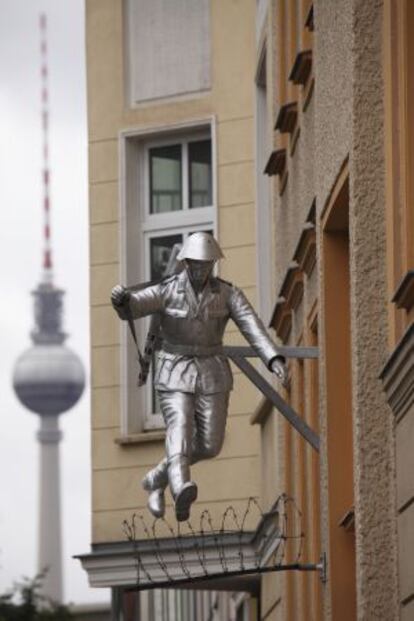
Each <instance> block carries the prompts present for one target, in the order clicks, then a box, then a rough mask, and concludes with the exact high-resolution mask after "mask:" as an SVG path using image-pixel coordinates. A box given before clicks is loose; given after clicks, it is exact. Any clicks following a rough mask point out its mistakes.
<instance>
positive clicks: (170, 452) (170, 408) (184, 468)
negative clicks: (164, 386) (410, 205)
mask: <svg viewBox="0 0 414 621" xmlns="http://www.w3.org/2000/svg"><path fill="white" fill-rule="evenodd" d="M158 394H159V401H160V406H161V412H162V415H163V418H164V421H165V425H166V428H167V433H166V440H165V449H166V453H167V458H168V480H169V484H170V490H171V494H172V496H173V498H174V501H175V513H176V517H177V520H178V521H184V520H187V519H188V517H189V515H190V506H191V503H192V502H194V500H195V499H196V497H197V486H196V484H195V483H193V482H192V481H190V463H191V452H192V451H191V442H192V437H193V422H194V410H195V399H196V397H195V395H194V394H190V393H183V392H178V391H176V392H167V391H160V392H159V393H158Z"/></svg>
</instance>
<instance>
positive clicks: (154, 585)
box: [125, 563, 321, 591]
mask: <svg viewBox="0 0 414 621" xmlns="http://www.w3.org/2000/svg"><path fill="white" fill-rule="evenodd" d="M276 571H321V565H320V563H302V564H301V563H290V564H288V565H271V566H270V567H252V568H251V569H236V570H234V571H222V572H216V573H212V574H208V575H205V574H202V575H199V576H191V578H179V579H177V580H174V579H172V580H163V581H162V582H150V583H145V585H143V586H139V584H138V585H137V586H134V587H128V588H126V589H125V591H146V590H152V589H164V588H168V589H171V588H176V587H179V586H183V585H186V584H191V585H192V584H194V583H198V582H206V581H207V580H208V581H210V580H215V579H222V578H234V577H236V576H249V575H255V574H267V573H271V572H276Z"/></svg>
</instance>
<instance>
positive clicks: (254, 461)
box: [82, 0, 414, 621]
mask: <svg viewBox="0 0 414 621" xmlns="http://www.w3.org/2000/svg"><path fill="white" fill-rule="evenodd" d="M190 7H191V8H190ZM86 9H87V22H86V36H87V49H88V56H87V62H88V106H89V137H90V210H91V240H92V247H91V283H92V300H91V302H92V310H91V312H92V369H93V387H92V388H93V397H92V398H93V419H92V425H93V432H94V435H93V486H94V502H93V511H94V514H93V535H92V550H91V553H90V554H89V555H84V556H83V557H82V562H83V564H84V567H85V568H86V570H87V571H88V573H89V577H90V580H91V583H92V585H95V586H98V585H102V586H111V587H112V589H113V601H114V614H115V617H116V618H126V619H133V618H134V619H135V618H139V617H138V614H139V613H141V616H142V618H143V619H148V620H151V621H152V619H157V620H158V619H160V620H164V619H177V620H178V619H180V620H181V619H183V621H184V620H185V619H197V620H203V619H210V618H212V619H216V620H218V619H222V620H223V621H224V620H227V619H237V620H239V619H244V620H246V619H249V621H250V620H251V621H253V620H256V619H266V620H267V621H279V620H280V621H282V620H283V621H285V620H292V621H309V620H310V619H315V620H319V619H324V620H334V621H338V620H339V621H341V620H342V619H343V620H344V621H350V620H351V619H357V618H358V619H369V618H373V617H375V618H380V619H386V620H387V621H388V619H390V620H391V619H401V620H402V621H406V620H408V619H411V618H413V616H414V587H413V581H412V576H413V574H414V565H413V563H414V561H413V559H414V556H413V554H412V541H413V532H414V531H413V528H414V526H413V525H414V519H413V517H414V514H413V511H414V503H413V502H412V500H413V498H414V493H413V485H412V477H410V474H409V473H411V472H412V471H413V466H414V464H413V457H412V456H413V455H414V453H413V451H412V446H413V441H414V431H413V422H412V421H413V416H414V405H413V404H414V381H413V377H414V375H413V355H412V350H413V304H414V296H413V290H414V288H413V274H414V266H413V259H414V245H413V222H414V217H413V204H414V203H413V197H412V196H411V194H412V176H413V173H412V171H411V167H412V159H413V158H412V150H413V136H412V127H413V126H414V124H413V119H411V116H412V110H413V109H414V107H413V105H411V103H412V102H411V99H412V91H413V89H412V88H411V86H412V85H411V81H412V79H413V77H412V76H413V75H414V74H413V72H412V67H411V62H412V58H413V54H412V49H411V48H412V46H413V45H414V43H413V42H412V41H413V39H411V35H412V33H413V28H414V12H413V7H412V6H411V5H410V4H409V3H397V2H393V1H392V0H375V1H374V2H364V1H362V0H335V2H332V1H330V0H329V1H328V0H315V2H313V3H312V2H311V1H310V0H278V1H277V2H271V1H270V0H258V1H257V2H256V3H254V2H253V1H252V0H245V1H239V2H231V1H230V0H228V1H227V0H224V1H222V2H215V1H211V2H208V1H207V0H205V1H203V0H199V1H198V0H197V1H194V2H191V3H187V2H184V1H180V0H173V1H171V2H166V1H162V0H154V2H151V3H148V2H144V1H143V0H128V1H126V2H124V3H123V4H121V3H119V2H115V0H107V1H105V2H104V3H102V2H101V1H100V0H99V1H98V0H88V2H87V3H86ZM191 145H195V146H191ZM209 145H211V148H210V147H209ZM197 158H198V159H197ZM155 160H158V163H160V162H161V161H163V162H164V164H163V166H165V169H167V168H168V170H169V171H170V174H169V175H165V176H162V175H161V174H160V175H159V176H157V175H156V176H155V177H153V178H151V176H150V174H149V171H150V170H153V171H154V170H155V169H154V166H155V163H154V162H155ZM193 161H199V162H200V163H201V162H202V163H203V164H204V166H207V167H209V168H210V169H211V175H212V180H213V181H212V191H211V194H209V186H208V185H204V186H203V185H201V186H200V187H198V188H197V190H198V192H196V193H194V192H193V190H194V187H193V186H192V185H191V183H189V180H190V179H191V174H192V173H191V171H192V168H191V163H192V162H193ZM178 171H181V172H180V174H178ZM196 194H197V196H196ZM210 196H211V198H210V199H208V198H206V197H210ZM193 201H195V202H193ZM197 201H199V202H197ZM201 205H204V206H203V207H201ZM196 206H198V208H195V209H194V211H193V208H194V207H196ZM198 228H201V229H203V230H206V229H208V230H213V231H214V232H215V234H216V235H217V236H218V239H219V242H220V244H221V245H222V246H223V248H224V252H225V254H226V256H227V260H226V261H224V262H223V264H222V267H221V270H222V271H221V275H222V276H223V277H224V278H226V279H228V280H231V281H234V282H236V283H238V284H239V285H241V286H242V287H243V288H244V289H245V291H246V293H247V294H248V296H249V297H250V298H251V299H252V300H253V301H254V303H255V305H256V307H257V308H258V310H259V312H260V314H261V315H262V316H263V318H264V319H265V320H266V321H269V323H270V324H271V326H272V327H273V329H274V330H275V333H276V335H277V337H278V338H279V342H280V343H281V344H283V345H285V346H289V347H296V346H298V347H317V348H318V349H319V357H318V359H310V358H304V359H303V358H292V359H291V360H290V361H289V367H290V376H291V377H290V385H289V387H288V388H287V389H286V390H285V391H283V389H282V388H281V387H280V386H277V383H275V387H276V388H277V389H278V390H280V392H281V393H282V394H283V396H284V398H285V399H286V400H288V401H289V403H290V405H291V406H292V407H293V408H294V410H295V411H296V412H297V413H298V414H299V415H300V417H301V419H302V420H303V421H305V422H306V423H307V424H308V425H309V427H311V428H312V429H313V430H314V431H316V432H317V433H318V434H319V439H320V450H319V453H318V452H317V451H315V450H314V449H313V448H311V446H310V445H309V444H308V443H307V442H305V440H303V439H302V438H301V437H300V436H299V435H298V434H297V432H296V431H295V430H294V429H293V428H292V426H291V425H290V424H288V423H287V422H286V421H285V420H284V419H283V418H282V417H281V416H280V415H279V413H277V412H276V411H275V410H274V408H273V407H272V404H271V403H270V402H269V401H268V400H266V399H262V398H261V397H260V393H259V392H258V391H257V390H256V389H255V388H254V387H253V386H251V385H250V384H249V383H248V381H247V379H246V378H245V377H244V376H243V375H241V374H238V375H237V383H236V389H235V391H234V393H233V396H232V406H231V408H232V409H231V416H230V423H229V427H228V433H227V436H226V445H225V448H224V451H223V453H222V455H221V456H220V457H219V458H217V459H215V460H214V461H212V462H211V463H204V464H200V466H198V467H197V469H196V470H195V472H196V478H197V479H198V481H199V482H200V490H201V497H200V500H199V501H198V502H197V503H196V506H195V509H196V512H197V511H201V510H202V509H203V508H205V507H210V508H211V510H212V512H213V514H214V516H215V517H218V516H219V515H220V512H222V511H223V508H224V507H225V506H227V505H228V504H230V503H232V504H234V505H236V506H237V507H241V506H243V502H244V499H245V498H246V497H247V496H249V495H251V494H252V495H256V496H258V497H260V500H261V504H262V506H263V508H264V509H265V510H269V509H270V508H271V507H272V506H273V504H274V502H275V500H276V498H277V497H278V496H279V494H281V493H283V492H286V493H288V494H290V495H291V496H293V497H294V498H295V500H296V502H297V504H298V505H299V507H300V508H301V510H302V526H303V530H304V532H305V539H304V548H303V551H302V558H301V560H302V562H307V563H314V562H317V561H318V560H319V558H320V557H323V558H324V559H325V560H326V567H325V569H326V575H325V576H320V575H319V574H318V573H317V572H312V573H311V572H309V573H307V572H294V571H291V572H282V573H278V574H272V573H269V574H267V575H263V576H262V577H261V578H259V577H258V578H257V581H256V582H255V587H254V588H253V587H252V588H251V584H248V585H246V583H245V584H244V592H243V591H242V590H241V589H242V587H241V583H240V582H238V581H237V580H235V581H233V582H232V583H231V584H230V583H228V592H225V591H223V592H220V593H218V591H217V590H214V585H210V589H211V590H203V591H190V590H186V591H179V590H177V591H169V590H163V591H148V592H143V593H142V594H141V595H140V596H139V597H138V596H137V595H136V593H134V592H133V591H132V592H131V591H127V590H125V589H126V588H128V587H131V586H133V584H134V579H135V578H134V577H131V575H132V573H131V572H132V569H131V567H132V568H133V567H134V565H133V555H132V552H131V549H130V548H128V547H127V545H126V542H125V541H123V538H122V534H121V530H120V529H121V523H122V520H123V519H125V518H128V517H129V516H130V515H131V513H132V512H133V511H135V510H138V511H145V508H144V505H145V498H144V495H143V494H142V492H141V491H140V489H139V479H140V477H141V476H142V475H143V473H144V471H145V470H146V468H147V467H148V466H149V465H151V464H152V463H155V462H156V461H157V459H158V458H159V457H160V455H161V454H162V451H163V447H162V440H163V431H162V425H161V423H160V419H159V416H157V414H154V411H156V410H154V408H153V407H152V406H153V401H152V393H151V391H150V390H148V392H147V393H144V392H143V391H141V393H139V392H138V391H137V389H136V388H135V373H136V367H135V366H134V364H135V362H134V353H133V348H132V346H131V345H130V343H129V341H128V338H127V333H126V329H125V330H123V331H121V334H120V332H119V324H118V321H117V319H116V317H115V316H114V314H113V312H112V309H111V307H110V304H109V292H110V289H111V287H112V285H113V284H115V283H116V282H119V281H121V282H124V283H126V284H133V283H135V282H139V281H142V280H145V279H148V278H150V277H152V276H155V275H157V274H158V273H159V272H160V270H161V269H162V266H163V264H164V263H165V261H166V260H167V255H168V248H169V247H171V245H172V244H173V243H175V242H176V241H178V240H181V239H182V238H183V236H185V235H186V234H188V233H189V232H191V231H193V230H197V229H198ZM235 339H236V333H235V332H230V333H229V339H228V342H229V343H231V344H234V343H239V342H240V341H239V340H238V337H237V340H235ZM141 340H142V337H141ZM211 481H214V482H215V485H214V490H213V492H211V491H210V490H211V489H212V487H211V485H210V486H209V482H210V483H211ZM217 481H219V484H217ZM251 526H252V528H253V527H254V526H253V524H252V525H251ZM289 555H290V552H289V549H288V553H287V559H286V561H287V562H288V561H289ZM178 560H179V559H178V558H177V563H178ZM128 564H129V565H128ZM128 567H129V569H128ZM128 572H130V573H128ZM321 577H324V578H326V580H324V581H322V580H321V579H320V578H321ZM222 586H223V585H222ZM203 588H204V589H209V585H208V581H207V582H206V584H205V585H204V586H203ZM223 588H225V587H223ZM121 611H123V612H121ZM177 611H179V612H177ZM122 614H124V617H122V616H121V615H122ZM134 615H135V616H134Z"/></svg>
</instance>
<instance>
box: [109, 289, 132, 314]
mask: <svg viewBox="0 0 414 621" xmlns="http://www.w3.org/2000/svg"><path fill="white" fill-rule="evenodd" d="M128 299H129V291H128V290H127V289H126V288H125V287H123V286H122V285H115V287H114V288H113V289H112V292H111V302H112V306H113V307H114V308H115V310H116V311H119V310H120V309H122V308H123V307H125V306H126V304H127V303H128Z"/></svg>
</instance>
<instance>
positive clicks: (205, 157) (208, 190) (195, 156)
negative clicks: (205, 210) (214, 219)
mask: <svg viewBox="0 0 414 621" xmlns="http://www.w3.org/2000/svg"><path fill="white" fill-rule="evenodd" d="M188 165H189V183H190V207H207V206H210V205H211V204H212V202H213V201H212V181H211V140H200V141H199V142H190V143H189V145H188Z"/></svg>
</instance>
